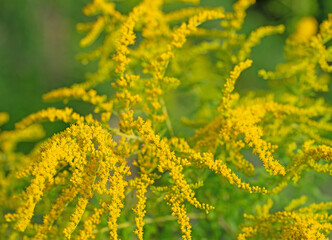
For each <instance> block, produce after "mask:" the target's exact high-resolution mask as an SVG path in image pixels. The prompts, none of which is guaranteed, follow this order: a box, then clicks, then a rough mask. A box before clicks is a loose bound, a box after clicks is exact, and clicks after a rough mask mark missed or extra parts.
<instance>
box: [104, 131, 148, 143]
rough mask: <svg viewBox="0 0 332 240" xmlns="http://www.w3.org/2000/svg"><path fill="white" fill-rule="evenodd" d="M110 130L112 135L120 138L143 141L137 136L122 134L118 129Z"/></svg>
mask: <svg viewBox="0 0 332 240" xmlns="http://www.w3.org/2000/svg"><path fill="white" fill-rule="evenodd" d="M108 130H109V131H110V132H111V133H113V134H115V135H118V136H122V137H125V138H129V139H136V140H139V141H142V138H141V137H139V136H136V135H129V134H125V133H122V132H120V130H119V129H118V128H109V129H108Z"/></svg>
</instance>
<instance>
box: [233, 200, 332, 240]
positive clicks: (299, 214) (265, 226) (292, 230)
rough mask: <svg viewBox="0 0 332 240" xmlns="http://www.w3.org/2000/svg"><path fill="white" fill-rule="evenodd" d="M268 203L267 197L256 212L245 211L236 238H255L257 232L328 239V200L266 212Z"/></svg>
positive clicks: (274, 236) (331, 223)
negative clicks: (265, 202) (245, 221)
mask: <svg viewBox="0 0 332 240" xmlns="http://www.w3.org/2000/svg"><path fill="white" fill-rule="evenodd" d="M304 201H305V199H304V198H302V197H301V198H300V199H297V200H296V202H297V203H296V204H298V205H301V204H302V203H304ZM272 203H273V202H272V201H271V200H270V201H268V203H267V205H266V206H263V208H265V209H264V210H265V211H263V212H262V211H258V212H257V216H253V215H245V218H246V219H247V224H246V225H245V226H243V227H242V229H241V232H242V233H240V234H239V235H238V236H237V239H238V240H245V239H257V237H258V236H259V237H260V238H269V239H296V240H300V239H313V240H315V239H317V240H318V239H326V240H327V239H328V238H327V237H326V234H328V233H329V232H331V231H332V218H331V215H328V214H327V213H326V211H329V210H330V209H331V207H332V202H327V203H323V204H320V205H319V206H317V205H316V204H313V205H310V206H308V207H304V208H299V209H296V210H293V208H290V207H288V209H289V210H286V209H285V211H279V212H276V213H274V214H270V213H269V210H270V208H271V207H272ZM291 204H294V202H292V203H291ZM293 207H295V206H293ZM286 208H287V207H286ZM259 210H260V209H259Z"/></svg>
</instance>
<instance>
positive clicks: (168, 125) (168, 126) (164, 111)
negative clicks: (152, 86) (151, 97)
mask: <svg viewBox="0 0 332 240" xmlns="http://www.w3.org/2000/svg"><path fill="white" fill-rule="evenodd" d="M160 103H161V110H162V111H163V113H164V114H166V115H167V118H166V126H167V128H168V131H169V134H170V135H171V136H172V137H173V136H174V131H173V127H172V123H171V121H170V120H169V115H168V112H167V108H166V104H165V101H164V99H163V98H162V97H161V98H160Z"/></svg>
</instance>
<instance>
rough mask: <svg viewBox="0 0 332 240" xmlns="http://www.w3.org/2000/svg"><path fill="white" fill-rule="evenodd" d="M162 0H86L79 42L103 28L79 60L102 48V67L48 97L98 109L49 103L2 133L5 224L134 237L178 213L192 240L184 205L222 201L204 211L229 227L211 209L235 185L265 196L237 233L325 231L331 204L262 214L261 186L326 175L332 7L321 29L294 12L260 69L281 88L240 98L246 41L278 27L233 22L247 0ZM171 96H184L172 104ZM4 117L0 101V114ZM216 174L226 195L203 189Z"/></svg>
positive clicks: (16, 233)
mask: <svg viewBox="0 0 332 240" xmlns="http://www.w3.org/2000/svg"><path fill="white" fill-rule="evenodd" d="M170 2H176V0H164V1H163V0H156V1H150V0H143V1H141V2H140V3H138V5H137V6H133V7H130V8H128V9H131V10H130V11H129V12H128V13H127V14H123V13H120V11H118V10H117V9H122V7H120V6H119V5H118V3H115V2H109V1H107V0H93V1H92V3H90V4H88V5H87V6H86V7H85V8H84V9H83V13H84V14H86V15H87V16H95V21H94V22H90V23H82V24H78V25H77V29H78V30H79V31H81V32H87V34H86V36H85V37H84V38H83V39H82V40H81V42H80V45H81V46H82V47H86V46H90V45H91V48H92V47H94V45H93V44H94V43H97V41H96V40H97V38H100V40H101V42H102V44H101V45H100V46H96V47H95V48H94V49H92V50H91V51H90V52H87V53H83V54H80V55H79V56H78V59H79V60H80V61H81V62H82V63H83V64H87V63H89V62H91V61H95V60H96V61H97V64H96V65H97V70H96V72H94V73H90V74H88V75H87V78H86V80H85V81H83V82H81V83H77V84H74V85H72V86H70V87H65V88H61V89H56V90H53V91H51V92H49V93H47V94H45V95H44V96H43V99H44V100H45V101H54V100H63V101H64V103H65V104H67V102H68V101H69V100H72V99H74V100H79V101H81V102H86V103H89V104H91V105H92V106H93V109H94V113H93V114H88V115H81V114H79V113H77V112H76V111H75V110H74V109H72V108H68V107H65V108H64V109H56V108H47V109H44V110H40V111H39V112H36V113H33V114H30V115H29V116H27V117H26V118H24V119H23V120H21V121H19V122H18V123H16V124H15V129H14V130H12V131H2V132H0V160H1V161H0V167H1V169H3V170H2V171H0V203H1V204H0V210H1V212H2V214H5V216H4V219H3V220H2V219H1V218H0V225H1V226H0V236H2V235H3V236H5V238H8V239H17V238H23V239H36V240H37V239H80V240H85V239H94V238H101V237H103V238H104V237H105V236H107V237H109V238H110V239H120V238H121V237H122V236H128V235H127V234H128V233H127V231H126V232H125V231H122V230H121V229H123V228H126V227H128V226H134V225H135V224H136V229H134V227H132V230H133V232H132V235H134V234H135V235H136V236H137V238H138V239H140V240H142V239H144V236H147V233H146V232H145V230H144V228H145V229H146V228H147V226H146V224H154V225H155V226H157V225H156V224H157V223H158V221H161V222H162V221H177V223H178V225H179V229H180V231H181V233H182V238H183V239H187V240H189V239H193V238H195V234H196V233H195V227H196V226H197V225H196V224H198V223H197V222H199V221H192V220H191V219H192V218H191V217H192V216H193V217H195V216H196V217H197V216H201V215H197V214H196V213H197V212H198V211H201V210H203V212H204V213H202V214H203V215H204V214H208V213H209V212H212V211H216V212H217V214H214V215H213V214H210V215H208V218H207V220H209V221H210V220H211V219H217V221H218V222H220V224H219V223H218V227H219V225H220V226H221V227H222V228H225V230H226V231H227V229H228V231H230V232H232V231H233V230H232V228H234V226H232V227H227V223H226V220H224V219H223V216H222V215H223V214H224V213H223V212H222V213H221V215H220V216H217V217H216V215H218V214H220V209H218V207H220V205H222V204H225V206H233V205H232V204H229V201H233V199H231V197H234V196H241V197H243V198H244V199H245V201H247V200H248V202H250V201H251V198H254V197H255V201H256V202H255V205H257V203H261V201H262V199H263V200H265V199H267V198H268V201H267V203H266V204H265V205H263V206H258V207H256V213H255V214H253V215H248V214H245V215H244V217H245V219H246V222H245V224H243V225H242V226H240V227H241V233H240V234H239V235H238V239H242V240H244V239H251V238H254V239H255V238H256V237H258V238H259V237H263V238H268V239H326V236H327V235H328V234H329V233H330V232H331V231H332V222H331V221H332V217H331V214H330V211H331V208H332V203H331V202H323V203H318V204H312V205H309V206H305V207H302V208H299V207H300V206H302V205H304V204H305V202H306V200H307V197H306V196H302V197H301V198H298V199H295V200H293V201H290V202H289V203H288V205H287V206H286V207H285V208H284V210H283V211H278V212H275V213H270V211H271V209H273V208H272V204H273V202H272V200H271V199H270V198H269V197H270V196H269V195H273V194H280V192H281V191H282V190H283V189H284V188H285V187H286V186H288V185H290V184H292V183H293V184H294V183H298V184H300V180H301V178H303V177H304V173H305V172H306V171H314V172H315V173H316V174H319V173H320V174H326V175H332V163H331V161H332V139H331V132H332V123H331V117H330V116H331V114H332V108H331V106H329V105H328V104H327V103H325V102H324V100H323V99H320V98H316V97H315V96H314V93H315V92H316V91H328V82H329V81H328V78H329V75H328V73H330V72H331V71H332V68H331V66H330V64H329V62H330V61H331V59H332V50H331V49H332V48H331V46H329V44H326V43H328V42H329V41H330V40H331V39H332V27H331V26H332V21H331V20H332V15H329V19H328V20H325V21H323V22H322V23H321V24H320V28H319V32H318V33H317V23H316V22H315V20H314V19H313V18H310V17H309V18H304V19H302V20H301V21H300V23H299V25H298V27H297V29H296V32H295V33H294V34H293V35H291V36H290V37H289V39H288V40H287V42H286V47H285V51H286V60H287V62H286V63H284V64H281V65H278V66H277V68H276V71H275V72H267V71H265V70H262V71H260V75H261V76H262V77H263V78H266V79H270V80H271V83H272V84H273V83H274V85H278V84H281V85H282V84H285V85H286V86H287V88H280V90H276V91H274V92H273V94H272V93H267V94H265V95H263V93H262V94H261V93H259V94H255V93H249V94H247V95H246V96H242V95H240V94H239V93H237V92H236V91H235V83H236V81H237V79H238V78H239V76H240V74H242V72H243V71H244V70H245V69H247V68H249V67H250V66H251V65H252V64H254V63H253V61H252V60H249V58H250V53H251V50H252V48H253V47H254V46H256V45H257V44H258V43H259V42H260V40H261V39H262V38H263V37H265V36H268V35H271V34H275V33H282V32H283V31H284V27H283V26H282V25H279V26H266V27H260V28H258V29H256V30H254V31H253V32H251V33H250V34H249V35H248V36H247V35H246V34H242V33H239V31H238V30H240V29H241V28H242V24H243V22H244V18H245V15H246V10H247V8H249V7H250V6H251V5H252V4H254V2H255V1H254V0H238V1H236V2H235V3H234V4H233V11H231V12H227V11H225V10H224V9H223V8H221V7H218V8H206V7H200V6H197V7H193V6H192V5H191V7H188V8H182V9H177V10H175V11H170V12H165V9H168V7H169V6H167V4H168V3H170ZM182 2H185V3H190V4H197V5H198V4H199V1H197V0H182ZM121 4H126V3H125V2H123V3H120V5H121ZM165 4H166V5H165ZM184 6H185V5H184ZM210 20H216V21H220V24H221V28H220V25H219V26H218V27H216V28H209V27H205V26H204V24H203V23H205V22H206V21H210ZM98 41H99V40H98ZM212 59H213V60H212ZM323 72H325V73H323ZM244 74H245V72H244V73H243V75H244ZM244 77H245V76H244ZM275 82H278V84H275ZM100 83H103V84H109V87H112V91H114V94H112V95H99V94H98V93H97V91H96V90H95V89H94V87H95V86H96V85H98V84H100ZM103 86H105V85H102V86H101V87H103ZM177 87H179V89H178V90H174V89H176V88H177ZM98 89H100V88H98ZM98 91H100V90H98ZM168 94H169V95H168ZM172 94H173V95H172ZM193 96H194V97H193ZM174 99H176V100H174ZM218 100H219V104H218ZM172 101H174V102H175V103H172ZM182 101H183V106H184V108H187V107H188V106H189V105H190V107H188V108H190V109H183V110H184V112H186V111H188V112H190V113H184V116H185V117H184V118H182V121H181V122H182V123H184V124H185V125H186V126H189V127H191V128H194V129H195V133H194V134H193V136H191V132H190V131H188V132H186V131H184V132H181V131H180V130H179V129H180V128H179V124H180V123H178V122H177V119H179V118H177V117H178V116H175V115H177V114H179V113H181V111H182V108H181V107H182ZM191 101H192V102H191ZM186 102H188V103H186ZM176 104H177V105H181V107H178V108H176V109H175V110H174V105H176ZM191 105H193V106H191ZM196 105H199V109H195V108H196ZM191 107H192V109H191ZM179 109H180V110H179ZM177 110H178V111H177ZM78 112H80V111H78ZM180 117H181V116H180ZM7 120H8V115H7V114H3V113H0V125H1V124H3V123H4V122H6V121H7ZM55 121H62V122H64V123H66V126H67V128H66V129H65V130H63V131H61V132H60V133H57V134H55V135H54V136H52V137H50V138H48V139H46V140H43V139H42V138H43V137H44V136H45V130H44V129H43V125H42V124H40V123H43V122H55ZM40 139H42V141H41V142H38V143H37V144H35V145H34V146H33V147H32V150H31V151H30V152H29V153H27V154H26V153H21V152H16V146H17V144H19V143H20V142H26V141H32V142H35V141H37V140H40ZM250 154H251V155H253V156H251V155H250ZM248 156H249V157H248ZM255 157H256V158H257V160H260V161H261V162H259V161H256V160H255ZM261 170H263V171H261ZM264 170H265V171H264ZM256 173H257V175H258V178H254V176H255V174H256ZM210 179H212V180H213V181H215V182H213V181H212V183H213V184H216V186H215V188H214V189H218V191H219V189H220V193H222V195H223V196H222V199H219V196H218V195H217V194H215V193H214V192H212V193H211V191H210V192H207V194H203V193H204V190H205V188H206V186H205V185H208V184H210V182H209V181H210ZM227 182H228V183H229V184H228V183H227ZM233 187H235V188H233ZM198 188H200V189H198ZM228 188H229V189H231V188H233V189H234V190H231V191H232V192H230V190H229V189H228ZM22 189H24V190H22ZM197 189H198V190H197ZM240 190H244V191H240ZM202 192H203V193H202ZM233 194H234V195H233ZM237 194H242V195H237ZM249 194H251V195H250V196H249ZM209 195H210V196H209ZM281 196H282V195H281ZM229 199H231V200H229ZM308 199H310V198H309V197H308ZM201 200H202V201H204V202H208V203H203V202H201ZM211 202H212V203H211ZM234 202H236V201H234ZM210 203H211V204H213V205H215V204H218V205H217V206H216V207H214V206H212V205H210ZM219 203H220V205H219ZM234 204H236V203H234ZM241 204H242V203H241ZM234 206H235V205H234ZM236 206H239V205H236ZM222 207H224V206H222ZM165 209H166V210H165ZM250 209H254V208H253V207H250ZM250 209H249V208H246V209H245V210H249V211H250ZM218 211H219V212H218ZM222 211H224V210H222ZM164 213H165V214H168V215H166V216H164V217H163V216H162V217H160V216H159V214H160V215H161V214H164ZM131 216H132V217H131ZM39 218H42V220H39ZM210 218H211V219H210ZM160 219H161V220H160ZM165 219H166V220H165ZM224 222H225V223H224ZM170 226H171V225H170ZM225 226H226V227H225ZM149 227H150V226H149ZM149 229H150V228H149ZM229 229H230V230H229ZM173 230H174V229H172V231H173ZM124 232H125V233H124ZM150 232H152V231H150ZM1 234H2V235H1ZM153 236H154V235H153ZM175 238H176V237H175Z"/></svg>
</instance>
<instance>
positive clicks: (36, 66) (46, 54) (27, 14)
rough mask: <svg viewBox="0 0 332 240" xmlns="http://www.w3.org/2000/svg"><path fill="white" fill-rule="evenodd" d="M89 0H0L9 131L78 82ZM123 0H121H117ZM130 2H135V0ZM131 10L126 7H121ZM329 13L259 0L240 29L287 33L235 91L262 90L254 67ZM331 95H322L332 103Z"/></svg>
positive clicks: (2, 98) (283, 0)
mask: <svg viewBox="0 0 332 240" xmlns="http://www.w3.org/2000/svg"><path fill="white" fill-rule="evenodd" d="M89 2H90V1H88V0H81V1H68V0H53V1H24V0H2V1H1V4H0V5H1V7H0V111H3V112H8V113H9V114H10V122H9V123H7V124H6V125H5V126H4V128H5V129H10V128H12V127H13V124H14V122H16V121H19V120H20V119H22V118H23V117H24V116H26V115H28V114H29V113H32V112H35V111H38V110H39V109H41V108H43V107H46V106H48V105H50V104H46V103H43V102H42V101H41V96H42V94H43V93H46V92H48V91H49V90H51V89H54V88H59V87H64V86H69V85H71V84H72V83H75V82H80V81H82V80H83V79H84V75H85V73H86V72H88V71H89V68H91V67H90V66H88V67H87V66H83V65H81V64H80V63H79V62H78V61H76V59H75V56H76V55H77V54H78V53H80V52H81V51H82V49H80V48H79V46H78V42H79V40H80V38H81V37H82V35H80V34H78V33H77V32H76V27H75V26H76V24H77V23H78V22H87V21H90V20H91V19H89V18H88V17H86V16H84V15H83V14H82V12H81V9H82V7H83V6H84V5H85V4H87V3H89ZM119 2H123V1H119ZM126 2H131V3H132V4H129V5H134V4H135V2H137V0H135V1H126ZM233 3H234V1H232V0H225V1H220V0H202V1H201V4H202V5H204V6H218V5H221V6H224V7H225V8H226V10H230V8H231V6H232V4H233ZM125 10H129V9H125ZM329 12H332V1H329V0H270V1H268V0H257V3H256V5H255V6H252V7H250V9H249V11H248V16H247V18H246V22H245V25H244V29H243V31H244V32H250V31H251V30H253V29H255V28H256V27H258V26H263V25H268V24H272V25H277V24H281V23H282V24H285V25H286V33H285V34H283V35H279V36H272V37H267V38H265V39H264V40H263V41H262V43H261V44H260V45H259V46H257V47H255V48H254V50H253V53H252V59H253V60H254V66H253V68H251V69H250V70H249V71H248V73H247V74H248V75H249V77H248V75H247V78H246V79H250V81H245V80H244V79H240V80H239V82H238V84H237V90H238V91H240V92H245V91H248V90H253V89H261V88H266V87H267V83H266V82H265V81H264V80H262V79H260V78H258V76H257V70H259V69H261V68H265V69H268V70H273V69H274V67H275V65H276V64H277V63H279V62H282V61H283V44H284V41H285V38H286V37H287V36H288V35H289V34H290V33H291V32H292V31H293V30H294V26H295V24H296V22H297V21H298V20H299V19H300V18H301V17H303V16H314V17H316V18H317V20H318V22H321V21H322V20H323V19H325V18H327V15H328V13H329ZM331 95H332V94H330V93H328V94H324V95H323V96H325V97H326V99H327V101H329V102H332V96H331Z"/></svg>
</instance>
